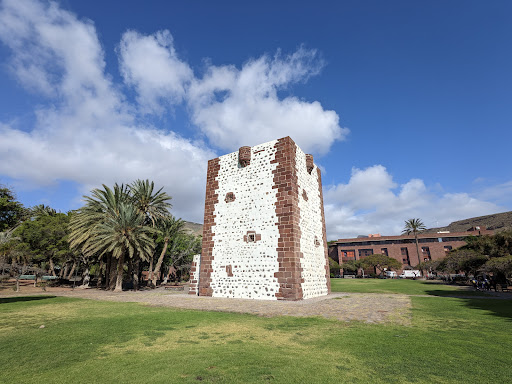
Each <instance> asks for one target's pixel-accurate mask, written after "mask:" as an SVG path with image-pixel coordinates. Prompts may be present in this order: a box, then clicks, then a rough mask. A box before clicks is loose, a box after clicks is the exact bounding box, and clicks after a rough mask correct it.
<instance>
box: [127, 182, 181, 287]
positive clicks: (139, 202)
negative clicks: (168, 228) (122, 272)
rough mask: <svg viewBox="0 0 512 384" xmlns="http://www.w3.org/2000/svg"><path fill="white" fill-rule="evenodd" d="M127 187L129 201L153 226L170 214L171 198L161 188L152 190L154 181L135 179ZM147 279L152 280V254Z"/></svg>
mask: <svg viewBox="0 0 512 384" xmlns="http://www.w3.org/2000/svg"><path fill="white" fill-rule="evenodd" d="M129 189H130V195H131V201H132V202H133V204H134V205H135V206H136V207H137V209H138V210H139V212H140V213H142V214H143V215H144V216H145V218H146V220H147V221H149V222H151V224H152V226H153V227H155V223H156V220H158V219H163V218H165V217H167V216H169V215H170V213H169V209H170V208H171V207H172V205H171V204H170V203H169V200H171V196H169V195H168V194H167V193H165V192H162V189H163V188H160V189H159V190H158V191H156V192H154V190H155V183H154V182H152V181H151V182H150V181H149V180H136V181H134V182H133V183H132V184H131V185H130V186H129ZM149 280H150V281H153V256H151V257H150V258H149Z"/></svg>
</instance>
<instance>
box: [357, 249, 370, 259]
mask: <svg viewBox="0 0 512 384" xmlns="http://www.w3.org/2000/svg"><path fill="white" fill-rule="evenodd" d="M370 255H373V249H360V250H359V258H360V259H361V258H363V257H366V256H370Z"/></svg>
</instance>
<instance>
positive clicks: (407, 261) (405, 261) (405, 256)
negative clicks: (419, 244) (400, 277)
mask: <svg viewBox="0 0 512 384" xmlns="http://www.w3.org/2000/svg"><path fill="white" fill-rule="evenodd" d="M400 253H401V254H402V264H407V265H411V260H410V259H409V251H408V250H407V247H403V248H400Z"/></svg>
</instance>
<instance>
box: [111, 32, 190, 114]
mask: <svg viewBox="0 0 512 384" xmlns="http://www.w3.org/2000/svg"><path fill="white" fill-rule="evenodd" d="M119 61H120V67H121V73H122V75H123V77H124V79H125V82H126V83H127V84H128V85H132V86H134V87H135V88H136V90H137V93H138V102H139V104H140V105H141V106H142V107H143V108H144V111H146V112H157V113H161V112H162V111H163V110H164V106H163V105H162V102H164V101H167V103H165V104H167V105H166V106H169V105H172V104H177V103H180V102H181V101H182V100H183V98H184V97H185V88H186V86H187V85H188V83H189V82H190V81H191V80H192V77H193V73H192V70H191V69H190V67H189V66H188V64H187V63H184V62H183V61H181V60H180V59H179V58H178V56H177V54H176V51H175V49H174V43H173V38H172V35H171V33H170V32H169V31H160V32H157V33H155V34H154V35H150V36H143V35H141V34H139V33H137V32H135V31H128V32H125V33H124V35H123V38H122V39H121V44H120V46H119Z"/></svg>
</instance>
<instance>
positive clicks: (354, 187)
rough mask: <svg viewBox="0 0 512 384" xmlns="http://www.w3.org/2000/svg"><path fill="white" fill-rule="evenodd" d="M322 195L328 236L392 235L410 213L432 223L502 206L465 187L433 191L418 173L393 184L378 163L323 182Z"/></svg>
mask: <svg viewBox="0 0 512 384" xmlns="http://www.w3.org/2000/svg"><path fill="white" fill-rule="evenodd" d="M324 200H325V216H326V222H327V223H326V224H327V231H328V234H327V236H328V238H329V239H330V240H332V239H338V238H350V237H356V236H358V235H368V234H370V233H381V234H385V235H396V234H399V233H400V232H401V230H402V229H403V225H404V221H405V220H407V219H410V218H420V219H422V221H423V222H424V223H425V225H426V226H427V227H436V226H443V225H447V224H449V223H450V222H452V221H455V220H460V219H465V218H469V217H474V216H480V215H485V214H489V213H491V212H500V211H502V210H503V208H501V207H499V206H498V205H496V204H494V203H490V202H487V201H484V200H481V199H477V198H474V197H471V196H470V195H469V194H467V193H456V194H454V193H444V194H442V193H441V194H440V193H435V192H433V191H431V190H429V189H428V188H427V187H426V186H425V183H424V182H423V181H422V180H419V179H411V180H409V181H408V182H407V183H405V184H402V185H400V186H398V185H397V184H396V183H395V182H394V181H393V177H392V175H391V174H389V173H388V171H387V170H386V168H385V167H383V166H382V165H375V166H373V167H369V168H366V169H362V170H361V169H357V168H354V169H353V170H352V175H351V178H350V180H349V181H348V183H347V184H338V185H335V186H326V187H325V193H324Z"/></svg>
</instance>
